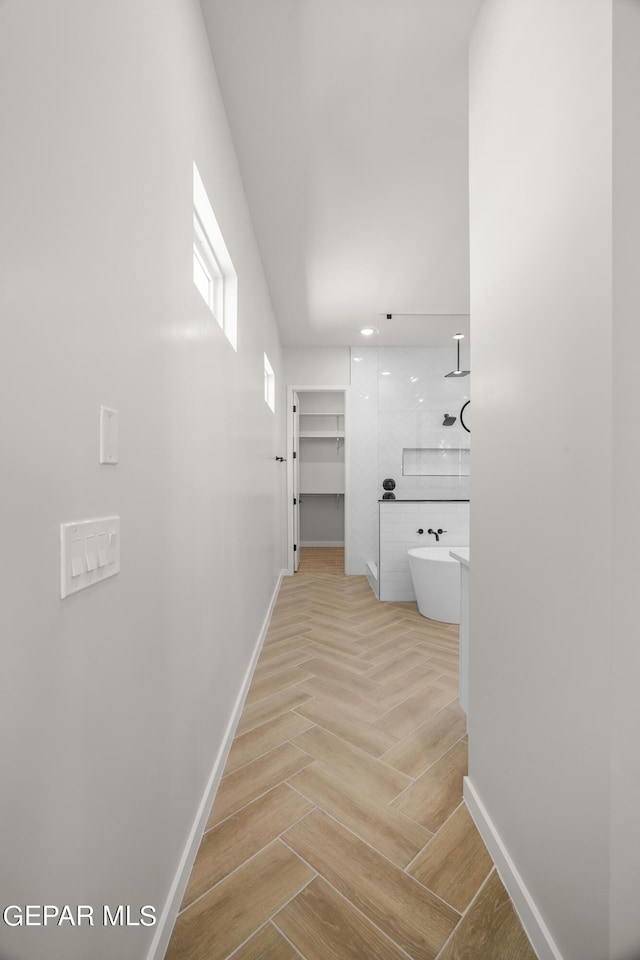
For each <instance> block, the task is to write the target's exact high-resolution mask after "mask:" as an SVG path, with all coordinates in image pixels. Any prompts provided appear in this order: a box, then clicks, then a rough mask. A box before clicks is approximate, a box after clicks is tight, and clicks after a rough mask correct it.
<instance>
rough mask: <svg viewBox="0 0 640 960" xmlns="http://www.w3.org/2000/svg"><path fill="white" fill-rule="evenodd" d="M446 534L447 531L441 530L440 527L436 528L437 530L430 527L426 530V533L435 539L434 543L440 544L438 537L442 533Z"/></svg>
mask: <svg viewBox="0 0 640 960" xmlns="http://www.w3.org/2000/svg"><path fill="white" fill-rule="evenodd" d="M446 532H447V531H446V530H443V529H442V527H438V529H437V530H432V529H431V527H429V529H428V530H427V533H431V534H433V536H434V537H435V538H436V543H440V537H441V536H442V534H443V533H446Z"/></svg>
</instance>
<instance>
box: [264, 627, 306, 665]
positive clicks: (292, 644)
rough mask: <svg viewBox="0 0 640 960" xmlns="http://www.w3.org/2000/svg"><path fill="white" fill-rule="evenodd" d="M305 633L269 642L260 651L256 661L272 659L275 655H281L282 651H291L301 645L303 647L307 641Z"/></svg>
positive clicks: (299, 647)
mask: <svg viewBox="0 0 640 960" xmlns="http://www.w3.org/2000/svg"><path fill="white" fill-rule="evenodd" d="M305 637H306V634H305V635H301V636H299V637H293V638H292V639H290V640H278V641H277V643H270V644H269V645H268V646H264V647H263V648H262V651H261V653H260V658H259V660H258V662H259V663H260V664H262V663H266V661H267V660H273V659H274V658H275V657H281V656H282V655H283V654H284V653H291V651H293V650H295V651H297V650H300V649H301V647H304V646H305V645H306V643H307V640H306V639H305Z"/></svg>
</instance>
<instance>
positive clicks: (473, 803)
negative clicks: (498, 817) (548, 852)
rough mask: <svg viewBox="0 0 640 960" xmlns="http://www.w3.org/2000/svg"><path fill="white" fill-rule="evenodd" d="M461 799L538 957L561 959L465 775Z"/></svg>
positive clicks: (531, 899)
mask: <svg viewBox="0 0 640 960" xmlns="http://www.w3.org/2000/svg"><path fill="white" fill-rule="evenodd" d="M464 799H465V803H466V804H467V807H468V809H469V813H470V814H471V816H472V817H473V820H474V823H475V825H476V827H477V828H478V830H479V832H480V836H481V837H482V839H483V840H484V842H485V845H486V847H487V850H488V851H489V853H490V854H491V856H492V857H493V862H494V863H495V865H496V868H497V870H498V873H499V874H500V879H501V880H502V882H503V884H504V886H505V889H506V891H507V893H508V894H509V896H510V897H511V901H512V903H513V905H514V907H515V909H516V912H517V914H518V916H519V917H520V920H521V921H522V926H523V927H524V929H525V932H526V934H527V936H528V937H529V940H530V941H531V945H532V946H533V949H534V950H535V952H536V955H537V957H538V960H563V957H562V954H561V953H560V951H559V949H558V947H557V945H556V943H555V941H554V939H553V937H552V936H551V933H550V932H549V928H548V927H547V925H546V923H545V922H544V920H543V918H542V914H541V913H540V911H539V910H538V908H537V906H536V904H535V901H534V899H533V897H532V896H531V894H530V893H529V890H528V889H527V887H526V885H525V882H524V880H523V879H522V877H521V876H520V874H519V873H518V870H517V867H516V865H515V864H514V862H513V860H512V859H511V857H510V856H509V851H508V850H507V848H506V846H505V844H504V842H503V840H502V838H501V836H500V834H499V833H498V831H497V829H496V827H495V824H494V823H493V821H492V820H491V817H490V816H489V814H488V812H487V810H486V808H485V806H484V804H483V802H482V800H481V799H480V797H479V795H478V792H477V791H476V789H475V787H474V785H473V783H472V781H471V779H470V778H469V777H465V778H464Z"/></svg>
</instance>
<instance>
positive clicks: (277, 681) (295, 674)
mask: <svg viewBox="0 0 640 960" xmlns="http://www.w3.org/2000/svg"><path fill="white" fill-rule="evenodd" d="M311 677H313V674H312V673H309V671H308V670H306V669H305V668H304V667H285V668H284V669H283V670H279V671H278V672H277V673H273V674H271V675H270V676H268V677H262V678H261V679H255V678H254V680H253V683H252V684H251V687H250V689H249V693H248V694H247V699H246V700H245V709H246V708H247V707H248V706H249V705H250V704H252V703H257V702H258V700H264V699H265V697H272V696H273V694H274V693H279V692H280V691H281V690H286V689H287V687H292V686H293V685H294V684H299V683H301V682H302V681H303V680H309V679H310V678H311Z"/></svg>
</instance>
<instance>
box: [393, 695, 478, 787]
mask: <svg viewBox="0 0 640 960" xmlns="http://www.w3.org/2000/svg"><path fill="white" fill-rule="evenodd" d="M466 729H467V725H466V722H465V720H464V719H463V718H462V717H459V716H457V715H456V713H455V712H454V711H453V710H450V709H449V707H446V708H445V709H444V710H441V711H440V712H439V713H436V715H435V716H433V717H431V719H430V720H427V722H426V723H423V724H422V726H420V727H418V728H417V729H416V730H413V731H412V732H411V733H410V734H409V735H408V736H407V737H405V738H404V740H401V741H400V743H398V744H397V745H396V746H395V747H392V748H391V750H388V751H387V753H385V754H383V755H382V758H381V759H382V760H384V762H385V763H389V764H390V765H391V766H392V767H395V768H396V770H402V772H403V773H406V774H407V775H408V776H409V777H414V778H416V777H419V776H420V774H422V773H424V771H425V770H426V769H427V768H428V767H430V766H431V764H432V763H435V762H436V760H439V759H440V757H441V756H443V754H445V753H446V752H447V751H448V750H450V749H451V747H452V746H453V745H454V743H457V742H458V740H460V739H462V737H463V735H464V733H465V730H466Z"/></svg>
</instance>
